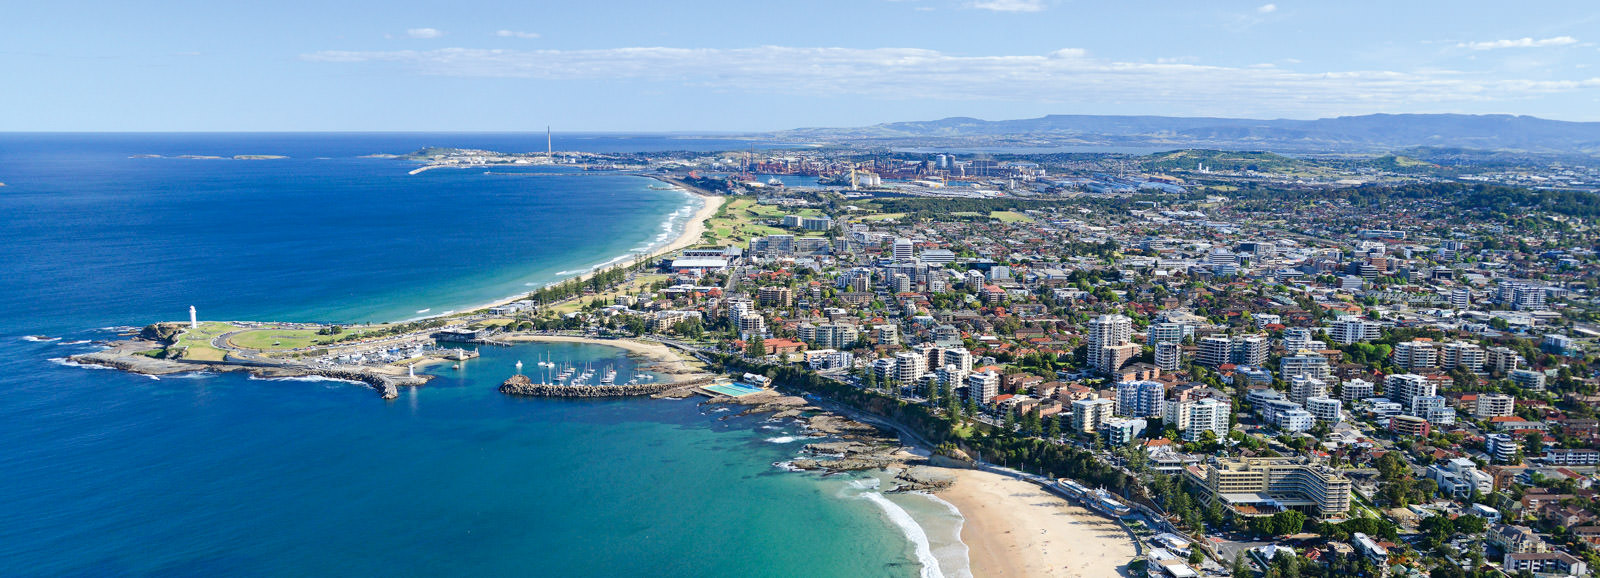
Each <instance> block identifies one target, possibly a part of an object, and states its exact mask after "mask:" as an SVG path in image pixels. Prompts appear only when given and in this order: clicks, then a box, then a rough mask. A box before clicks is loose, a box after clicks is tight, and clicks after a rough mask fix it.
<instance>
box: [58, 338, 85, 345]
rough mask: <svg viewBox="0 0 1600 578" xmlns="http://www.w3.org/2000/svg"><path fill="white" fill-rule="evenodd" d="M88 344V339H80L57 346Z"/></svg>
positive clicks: (63, 342)
mask: <svg viewBox="0 0 1600 578" xmlns="http://www.w3.org/2000/svg"><path fill="white" fill-rule="evenodd" d="M86 343H89V340H87V339H79V340H77V341H62V342H60V343H57V344H56V345H83V344H86Z"/></svg>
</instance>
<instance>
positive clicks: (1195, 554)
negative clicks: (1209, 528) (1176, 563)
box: [1189, 548, 1206, 566]
mask: <svg viewBox="0 0 1600 578" xmlns="http://www.w3.org/2000/svg"><path fill="white" fill-rule="evenodd" d="M1205 560H1206V555H1205V554H1204V553H1202V552H1201V551H1200V549H1199V548H1194V549H1191V550H1189V563H1190V564H1193V565H1195V566H1199V565H1200V563H1201V562H1204V561H1205Z"/></svg>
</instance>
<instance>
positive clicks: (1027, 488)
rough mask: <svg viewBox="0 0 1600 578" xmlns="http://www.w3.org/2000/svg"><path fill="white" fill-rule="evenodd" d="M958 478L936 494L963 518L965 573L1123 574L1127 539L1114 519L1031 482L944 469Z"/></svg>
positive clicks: (980, 576)
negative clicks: (968, 568) (967, 555)
mask: <svg viewBox="0 0 1600 578" xmlns="http://www.w3.org/2000/svg"><path fill="white" fill-rule="evenodd" d="M949 471H950V472H952V473H953V474H955V476H956V478H957V481H956V484H955V485H954V486H952V487H951V488H950V489H948V490H945V491H942V492H939V493H938V496H939V497H941V498H944V499H945V500H946V501H948V502H950V503H951V504H954V505H955V507H956V509H958V510H960V511H961V515H962V516H963V517H965V518H966V525H965V526H964V527H962V529H961V541H962V542H965V543H966V544H967V547H968V548H969V551H970V557H971V560H972V575H973V576H975V577H977V578H988V577H993V576H1017V577H1021V576H1064V577H1065V576H1071V577H1078V576H1081V577H1103V576H1119V575H1120V576H1126V575H1127V565H1128V562H1130V561H1132V560H1133V557H1134V546H1133V541H1132V538H1131V537H1129V536H1128V534H1127V532H1124V531H1123V530H1122V527H1121V526H1118V525H1117V523H1116V522H1113V521H1111V520H1110V519H1107V518H1105V517H1103V516H1099V515H1097V514H1095V513H1093V512H1090V511H1088V510H1085V509H1083V508H1082V507H1080V506H1077V505H1074V504H1072V503H1070V502H1068V501H1067V500H1066V499H1064V498H1061V497H1058V496H1056V495H1054V494H1051V493H1049V492H1046V491H1045V490H1044V489H1043V488H1040V487H1039V486H1036V485H1034V484H1031V483H1028V482H1024V481H1021V480H1016V479H1013V478H1009V477H1006V476H1002V475H999V474H995V473H990V472H983V471H977V470H955V469H952V470H949Z"/></svg>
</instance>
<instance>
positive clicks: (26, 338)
mask: <svg viewBox="0 0 1600 578" xmlns="http://www.w3.org/2000/svg"><path fill="white" fill-rule="evenodd" d="M59 339H61V338H60V337H39V336H36V335H24V336H22V340H23V341H32V342H34V343H44V342H47V341H56V340H59Z"/></svg>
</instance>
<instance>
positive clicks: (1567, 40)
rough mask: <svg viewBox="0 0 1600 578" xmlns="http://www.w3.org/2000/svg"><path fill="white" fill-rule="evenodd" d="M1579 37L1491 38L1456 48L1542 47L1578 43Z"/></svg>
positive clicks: (1465, 43)
mask: <svg viewBox="0 0 1600 578" xmlns="http://www.w3.org/2000/svg"><path fill="white" fill-rule="evenodd" d="M1577 43H1578V39H1576V38H1573V37H1571V36H1553V37H1550V38H1541V39H1538V40H1534V39H1532V38H1527V37H1523V38H1517V39H1514V40H1490V41H1487V42H1462V43H1460V44H1457V45H1456V48H1471V49H1473V50H1494V49H1497V48H1541V47H1545V46H1566V45H1569V44H1577Z"/></svg>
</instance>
